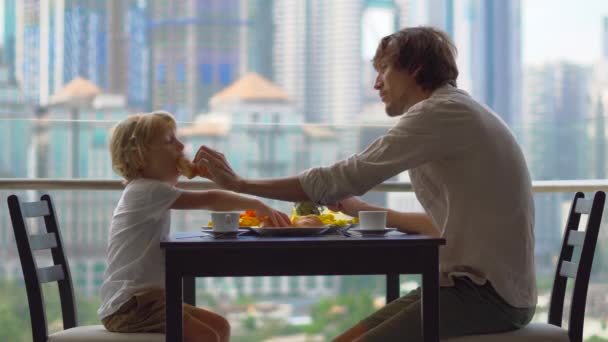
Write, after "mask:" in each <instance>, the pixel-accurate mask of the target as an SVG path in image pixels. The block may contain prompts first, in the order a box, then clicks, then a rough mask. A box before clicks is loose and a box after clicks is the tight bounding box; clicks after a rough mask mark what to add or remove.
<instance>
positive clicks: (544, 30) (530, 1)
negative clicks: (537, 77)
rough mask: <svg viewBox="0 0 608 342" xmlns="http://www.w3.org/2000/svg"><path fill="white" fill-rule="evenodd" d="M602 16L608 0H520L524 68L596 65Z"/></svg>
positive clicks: (607, 6) (604, 13)
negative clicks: (557, 62)
mask: <svg viewBox="0 0 608 342" xmlns="http://www.w3.org/2000/svg"><path fill="white" fill-rule="evenodd" d="M506 1H508V0H506ZM604 16H608V0H522V43H523V44H522V54H523V62H524V64H532V63H534V64H536V63H542V62H548V61H555V60H566V61H570V62H574V63H577V64H591V63H593V62H595V61H597V60H598V59H599V57H600V50H601V48H600V47H601V29H602V18H603V17H604Z"/></svg>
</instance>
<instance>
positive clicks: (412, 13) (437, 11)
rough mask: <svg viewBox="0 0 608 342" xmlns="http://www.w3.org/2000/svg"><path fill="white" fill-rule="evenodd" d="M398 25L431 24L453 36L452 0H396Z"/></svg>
mask: <svg viewBox="0 0 608 342" xmlns="http://www.w3.org/2000/svg"><path fill="white" fill-rule="evenodd" d="M397 2H398V3H399V4H400V6H401V14H400V19H399V21H400V26H401V27H405V26H407V27H413V26H421V25H424V26H433V27H436V28H438V29H440V30H442V31H445V32H446V33H447V34H448V35H450V36H451V37H454V0H397Z"/></svg>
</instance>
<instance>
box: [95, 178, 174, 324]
mask: <svg viewBox="0 0 608 342" xmlns="http://www.w3.org/2000/svg"><path fill="white" fill-rule="evenodd" d="M180 194H181V190H179V189H177V188H175V187H173V186H171V185H169V184H166V183H163V182H161V181H158V180H153V179H143V178H142V179H135V180H133V181H131V182H129V184H128V185H127V186H126V187H125V190H124V191H123V193H122V196H121V198H120V201H119V202H118V206H117V207H116V209H114V215H113V217H112V225H111V231H110V238H109V244H108V268H107V269H106V271H105V272H104V282H103V285H102V286H101V306H100V308H99V310H97V315H98V316H99V318H100V319H103V318H105V317H107V316H109V315H110V314H112V313H114V312H115V311H116V310H118V309H119V308H120V306H121V305H122V304H124V303H125V302H126V301H127V300H129V298H131V297H132V296H133V295H134V294H135V293H137V292H138V291H141V290H143V289H148V288H164V287H165V259H164V253H163V252H162V250H161V249H160V239H161V238H162V237H166V236H167V235H168V234H169V230H170V228H171V212H170V208H171V205H173V203H174V202H175V200H176V199H177V198H178V197H179V195H180Z"/></svg>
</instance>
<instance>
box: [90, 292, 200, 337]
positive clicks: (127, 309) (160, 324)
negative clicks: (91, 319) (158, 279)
mask: <svg viewBox="0 0 608 342" xmlns="http://www.w3.org/2000/svg"><path fill="white" fill-rule="evenodd" d="M183 309H184V311H185V312H187V313H191V314H192V313H193V312H194V310H196V308H195V307H193V306H191V305H188V304H184V305H183ZM165 317H166V316H165V290H164V289H153V290H147V291H142V292H139V293H136V294H135V295H134V296H133V297H131V298H130V299H129V300H128V301H126V302H125V303H124V304H123V305H121V306H120V308H119V309H118V310H117V311H116V312H114V313H113V314H111V315H110V316H107V317H105V318H103V319H102V320H101V322H102V323H103V325H104V327H106V329H108V331H113V332H120V333H164V332H165Z"/></svg>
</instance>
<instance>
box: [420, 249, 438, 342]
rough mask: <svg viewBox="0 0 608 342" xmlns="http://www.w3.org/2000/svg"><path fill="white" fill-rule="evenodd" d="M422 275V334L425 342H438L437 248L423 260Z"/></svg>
mask: <svg viewBox="0 0 608 342" xmlns="http://www.w3.org/2000/svg"><path fill="white" fill-rule="evenodd" d="M424 263H425V264H426V265H425V267H424V269H425V272H424V273H423V274H422V299H421V300H422V305H421V307H420V310H421V311H422V312H421V315H422V334H423V336H424V340H425V341H427V342H439V247H436V248H435V249H434V251H433V253H429V257H428V258H425V260H424Z"/></svg>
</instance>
